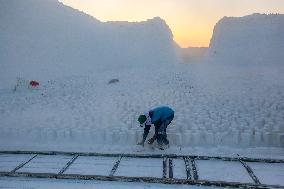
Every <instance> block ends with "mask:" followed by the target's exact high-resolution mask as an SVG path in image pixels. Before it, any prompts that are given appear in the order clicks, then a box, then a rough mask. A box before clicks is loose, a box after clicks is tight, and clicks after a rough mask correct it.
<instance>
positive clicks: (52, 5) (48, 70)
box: [0, 0, 177, 86]
mask: <svg viewBox="0 0 284 189" xmlns="http://www.w3.org/2000/svg"><path fill="white" fill-rule="evenodd" d="M172 38H173V37H172V33H171V30H170V29H169V27H168V25H167V24H166V23H165V21H163V20H162V19H160V18H158V17H156V18H153V19H150V20H147V21H144V22H137V23H136V22H135V23H129V22H106V23H103V22H100V21H98V20H96V19H95V18H93V17H91V16H89V15H86V14H84V13H82V12H79V11H77V10H74V9H72V8H70V7H67V6H65V5H63V4H62V3H59V2H58V1H56V0H25V1H18V0H11V1H10V0H9V1H0V57H1V63H0V81H4V82H3V83H2V82H1V83H2V86H3V85H4V84H6V83H7V82H9V81H11V80H13V82H14V81H15V78H16V77H26V76H29V77H34V78H44V79H46V78H50V77H51V76H52V77H55V76H63V75H67V76H68V75H79V74H86V73H94V72H95V73H96V72H99V71H102V70H111V69H113V70H117V69H124V68H125V67H127V68H129V67H130V68H131V67H139V66H145V65H147V66H155V65H158V66H161V65H166V64H170V63H173V62H175V61H177V56H176V50H175V46H174V42H173V39H172Z"/></svg>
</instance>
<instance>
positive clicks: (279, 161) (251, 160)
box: [0, 151, 284, 163]
mask: <svg viewBox="0 0 284 189" xmlns="http://www.w3.org/2000/svg"><path fill="white" fill-rule="evenodd" d="M0 154H38V155H66V156H74V155H76V154H78V155H79V156H103V157H120V156H121V155H123V157H130V158H164V157H166V158H190V159H194V160H222V161H239V160H242V161H244V162H260V163H284V159H266V158H248V157H224V156H198V155H176V154H118V153H115V154H108V153H94V152H62V151H0Z"/></svg>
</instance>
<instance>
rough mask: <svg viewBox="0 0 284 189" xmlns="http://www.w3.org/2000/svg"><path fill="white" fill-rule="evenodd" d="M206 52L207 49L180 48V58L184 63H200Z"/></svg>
mask: <svg viewBox="0 0 284 189" xmlns="http://www.w3.org/2000/svg"><path fill="white" fill-rule="evenodd" d="M207 51H208V48H207V47H188V48H181V56H182V58H183V62H184V63H202V62H203V61H204V57H205V55H206V53H207Z"/></svg>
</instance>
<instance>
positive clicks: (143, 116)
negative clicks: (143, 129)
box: [138, 114, 147, 126]
mask: <svg viewBox="0 0 284 189" xmlns="http://www.w3.org/2000/svg"><path fill="white" fill-rule="evenodd" d="M146 119H147V118H146V116H145V115H143V114H141V115H140V116H139V117H138V122H139V123H140V126H141V125H142V124H143V123H145V121H146Z"/></svg>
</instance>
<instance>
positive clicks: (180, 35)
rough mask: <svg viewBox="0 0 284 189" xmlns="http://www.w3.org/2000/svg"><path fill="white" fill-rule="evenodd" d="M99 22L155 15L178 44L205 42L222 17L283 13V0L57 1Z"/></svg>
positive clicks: (200, 43) (144, 18)
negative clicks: (171, 33)
mask: <svg viewBox="0 0 284 189" xmlns="http://www.w3.org/2000/svg"><path fill="white" fill-rule="evenodd" d="M59 1H60V2H62V3H64V4H65V5H68V6H71V7H73V8H75V9H79V10H81V11H83V12H85V13H87V14H90V15H92V16H93V17H95V18H97V19H99V20H100V21H103V22H104V21H144V20H147V19H150V18H153V17H156V16H159V17H161V18H162V19H164V20H165V21H166V22H167V24H168V25H169V27H170V28H171V30H172V32H173V35H174V40H175V41H176V42H177V43H178V44H179V45H180V46H181V47H206V46H208V45H209V42H210V39H211V36H212V33H213V28H214V25H215V24H216V23H217V22H218V20H219V19H221V18H222V17H224V16H245V15H248V14H252V13H281V14H283V13H284V0H59Z"/></svg>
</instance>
